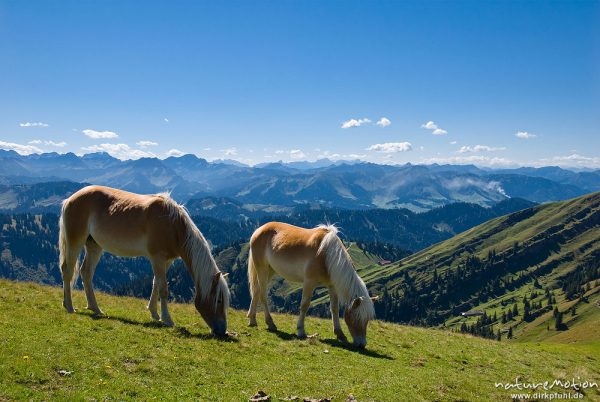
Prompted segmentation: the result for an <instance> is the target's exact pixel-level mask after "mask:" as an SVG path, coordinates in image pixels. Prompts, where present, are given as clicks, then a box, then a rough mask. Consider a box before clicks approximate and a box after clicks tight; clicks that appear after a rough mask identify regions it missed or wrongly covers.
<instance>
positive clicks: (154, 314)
mask: <svg viewBox="0 0 600 402" xmlns="http://www.w3.org/2000/svg"><path fill="white" fill-rule="evenodd" d="M150 316H151V317H152V319H153V320H154V321H160V316H159V315H158V313H150Z"/></svg>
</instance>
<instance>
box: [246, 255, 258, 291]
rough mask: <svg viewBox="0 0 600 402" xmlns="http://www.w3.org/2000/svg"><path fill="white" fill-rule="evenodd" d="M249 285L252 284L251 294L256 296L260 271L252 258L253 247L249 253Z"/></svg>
mask: <svg viewBox="0 0 600 402" xmlns="http://www.w3.org/2000/svg"><path fill="white" fill-rule="evenodd" d="M248 285H249V286H250V295H251V296H252V297H254V294H255V293H254V292H255V291H256V290H257V289H258V286H259V283H258V273H257V272H256V266H255V264H254V259H253V258H252V248H250V252H249V253H248Z"/></svg>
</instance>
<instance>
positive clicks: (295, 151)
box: [290, 149, 306, 159]
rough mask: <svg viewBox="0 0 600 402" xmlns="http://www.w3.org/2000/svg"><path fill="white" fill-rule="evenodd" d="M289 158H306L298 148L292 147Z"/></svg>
mask: <svg viewBox="0 0 600 402" xmlns="http://www.w3.org/2000/svg"><path fill="white" fill-rule="evenodd" d="M290 158H292V159H304V158H306V154H305V153H304V152H302V150H300V149H292V150H291V151H290Z"/></svg>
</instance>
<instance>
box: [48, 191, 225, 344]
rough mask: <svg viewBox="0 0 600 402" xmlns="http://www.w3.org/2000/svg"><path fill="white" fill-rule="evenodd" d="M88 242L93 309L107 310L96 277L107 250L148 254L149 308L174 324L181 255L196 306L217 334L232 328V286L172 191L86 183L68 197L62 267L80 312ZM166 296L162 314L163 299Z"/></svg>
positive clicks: (87, 283)
mask: <svg viewBox="0 0 600 402" xmlns="http://www.w3.org/2000/svg"><path fill="white" fill-rule="evenodd" d="M82 247H85V257H84V259H83V264H82V265H81V278H82V280H83V287H84V290H85V295H86V298H87V303H88V305H87V308H88V309H90V310H92V311H94V312H95V313H96V314H102V311H101V310H100V308H99V307H98V303H97V302H96V297H95V295H94V288H93V286H92V278H93V277H94V271H95V269H96V265H97V264H98V261H99V260H100V256H101V255H102V252H103V251H104V250H106V251H108V252H110V253H111V254H115V255H118V256H124V257H136V256H145V257H147V258H148V259H149V260H150V262H151V263H152V269H153V271H154V282H153V287H152V296H151V297H150V302H149V303H148V309H149V310H150V314H151V315H152V318H153V319H155V320H158V319H160V320H161V321H162V322H163V323H164V324H166V325H168V326H173V320H172V319H171V316H170V315H169V310H168V309H167V299H168V296H169V290H168V287H167V270H168V269H169V266H170V265H171V263H172V262H173V260H175V259H176V258H178V257H181V258H182V259H183V261H184V262H185V265H186V267H187V269H188V271H189V273H190V275H191V276H192V279H193V280H194V284H195V285H196V297H195V303H194V304H195V306H196V309H197V310H198V312H199V313H200V315H201V316H202V318H204V320H205V321H206V323H207V324H208V325H209V327H210V328H211V330H212V332H213V333H214V334H216V335H224V334H225V333H226V331H227V308H228V306H229V288H228V287H227V282H226V281H225V276H226V275H227V274H223V273H222V272H221V271H219V268H218V267H217V264H216V263H215V260H214V259H213V258H212V256H211V254H210V249H209V246H208V243H207V242H206V240H205V239H204V237H203V236H202V233H200V231H199V230H198V228H197V227H196V225H194V222H193V221H192V219H191V218H190V216H189V215H188V213H187V211H186V210H185V208H184V207H182V206H181V205H179V204H177V203H176V202H175V201H174V200H173V199H171V198H170V197H169V195H168V194H156V195H140V194H133V193H128V192H126V191H121V190H116V189H112V188H108V187H102V186H89V187H85V188H83V189H81V190H79V191H77V192H76V193H75V194H73V195H72V196H71V197H69V198H68V199H66V200H65V201H64V202H63V205H62V213H61V217H60V240H59V248H60V270H61V272H62V278H63V288H64V301H63V305H64V307H65V309H67V311H68V312H69V313H72V312H73V311H75V310H74V309H73V302H72V300H71V288H72V286H73V284H74V283H75V280H76V279H77V269H78V260H79V254H80V253H81V249H82ZM159 297H160V304H161V314H160V316H159V315H158V312H157V303H158V299H159Z"/></svg>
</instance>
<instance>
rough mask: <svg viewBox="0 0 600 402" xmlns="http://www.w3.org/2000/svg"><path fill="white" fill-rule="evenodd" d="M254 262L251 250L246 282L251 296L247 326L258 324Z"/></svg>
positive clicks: (256, 272) (258, 292) (257, 292)
mask: <svg viewBox="0 0 600 402" xmlns="http://www.w3.org/2000/svg"><path fill="white" fill-rule="evenodd" d="M258 268H259V267H257V266H256V264H255V263H254V259H253V258H252V252H250V255H249V257H248V282H249V285H250V293H251V294H250V297H252V301H251V302H250V308H249V309H248V314H247V315H246V317H248V326H250V327H256V326H257V325H258V324H257V322H256V308H257V307H258V300H259V299H260V283H259V282H258V271H257V269H258Z"/></svg>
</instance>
